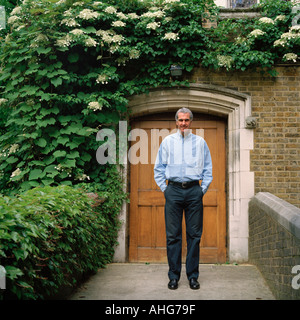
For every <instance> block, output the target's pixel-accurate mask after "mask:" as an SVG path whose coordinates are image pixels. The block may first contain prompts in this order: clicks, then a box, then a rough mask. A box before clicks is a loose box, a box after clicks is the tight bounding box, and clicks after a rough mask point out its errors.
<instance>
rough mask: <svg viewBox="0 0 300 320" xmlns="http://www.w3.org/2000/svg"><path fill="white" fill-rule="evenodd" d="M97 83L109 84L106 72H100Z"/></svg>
mask: <svg viewBox="0 0 300 320" xmlns="http://www.w3.org/2000/svg"><path fill="white" fill-rule="evenodd" d="M96 82H97V83H102V84H108V78H107V75H106V74H99V76H98V78H97V79H96Z"/></svg>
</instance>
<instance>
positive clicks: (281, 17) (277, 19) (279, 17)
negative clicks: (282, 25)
mask: <svg viewBox="0 0 300 320" xmlns="http://www.w3.org/2000/svg"><path fill="white" fill-rule="evenodd" d="M285 18H286V16H285V15H283V14H281V15H279V16H277V17H276V18H275V21H284V20H285Z"/></svg>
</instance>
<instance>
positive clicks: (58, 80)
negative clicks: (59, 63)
mask: <svg viewBox="0 0 300 320" xmlns="http://www.w3.org/2000/svg"><path fill="white" fill-rule="evenodd" d="M51 83H52V84H53V85H54V86H55V87H58V86H60V85H61V84H62V78H60V77H58V78H54V79H51Z"/></svg>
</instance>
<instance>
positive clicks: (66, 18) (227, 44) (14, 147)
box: [0, 0, 299, 193]
mask: <svg viewBox="0 0 300 320" xmlns="http://www.w3.org/2000/svg"><path fill="white" fill-rule="evenodd" d="M275 1H277V3H278V0H275ZM281 2H282V1H281ZM266 10H267V11H266V12H264V14H265V17H264V20H262V19H256V20H255V21H254V22H253V21H252V22H250V21H248V23H247V25H246V28H244V29H243V28H241V26H242V22H243V21H242V20H241V21H234V24H233V21H232V23H231V24H230V23H229V22H219V24H218V26H217V27H215V28H212V29H205V28H203V27H202V21H203V19H208V18H209V19H214V17H215V16H216V15H217V13H218V9H217V7H216V6H215V4H214V1H213V0H181V1H180V0H155V1H141V0H123V1H121V0H107V1H104V2H101V1H93V0H82V1H74V0H73V1H72V0H59V1H58V0H43V1H41V0H24V1H22V2H21V1H19V2H18V6H16V7H15V8H14V9H13V10H12V12H11V15H10V16H9V18H8V20H7V26H8V28H7V30H6V32H5V33H6V34H5V38H3V40H2V48H1V55H0V61H1V70H0V86H1V88H0V89H1V97H0V104H1V107H0V108H1V110H2V111H1V112H3V114H5V117H6V118H5V122H6V127H5V128H2V136H1V138H0V141H1V142H0V153H1V155H0V175H1V182H0V190H1V192H2V193H15V192H19V191H24V190H28V189H30V188H32V187H36V186H48V185H51V186H55V185H60V184H65V185H74V184H77V183H80V182H83V181H84V182H94V183H96V184H97V185H98V186H100V187H99V188H101V186H103V188H104V190H106V189H105V188H106V186H107V185H109V184H111V179H108V177H109V176H115V175H114V174H111V175H109V173H112V172H114V171H115V170H116V166H109V165H100V164H99V163H97V161H96V150H97V148H98V147H99V142H98V141H96V133H97V132H98V130H100V129H102V128H104V127H109V128H113V129H117V124H118V122H119V120H120V119H127V117H128V109H127V104H128V97H130V96H131V95H133V94H139V93H143V92H146V91H147V90H149V89H150V88H155V87H158V86H178V85H188V81H187V80H186V81H177V80H173V79H172V78H171V77H170V66H171V65H173V64H180V65H181V67H182V68H183V72H184V75H185V78H186V79H188V74H189V73H190V72H192V71H193V70H194V68H195V67H197V66H199V64H201V65H202V66H205V67H214V68H226V69H228V70H230V69H239V70H245V69H248V68H250V67H257V66H260V67H269V68H271V67H272V66H273V65H274V63H275V62H276V61H278V60H280V61H282V59H284V58H285V59H286V60H289V61H292V62H294V61H297V59H298V56H297V54H295V53H293V51H292V50H293V49H295V48H296V49H297V48H298V47H299V28H294V27H292V26H291V21H292V15H291V5H290V6H288V7H286V13H284V14H282V15H280V16H279V15H278V16H276V17H275V16H274V7H272V8H271V7H270V8H269V9H268V8H267V9H266ZM271 13H272V14H273V16H270V15H272V14H271ZM278 14H280V12H278ZM268 15H269V16H268ZM267 18H268V19H270V20H267ZM271 20H272V22H271ZM242 30H245V31H242ZM276 41H277V42H276ZM270 48H271V49H270ZM291 53H293V55H291ZM291 59H292V60H291Z"/></svg>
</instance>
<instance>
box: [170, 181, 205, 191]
mask: <svg viewBox="0 0 300 320" xmlns="http://www.w3.org/2000/svg"><path fill="white" fill-rule="evenodd" d="M168 184H173V185H175V186H178V187H181V188H183V189H187V188H190V187H192V186H196V185H197V184H198V185H199V180H193V181H185V182H177V181H169V182H168Z"/></svg>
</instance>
